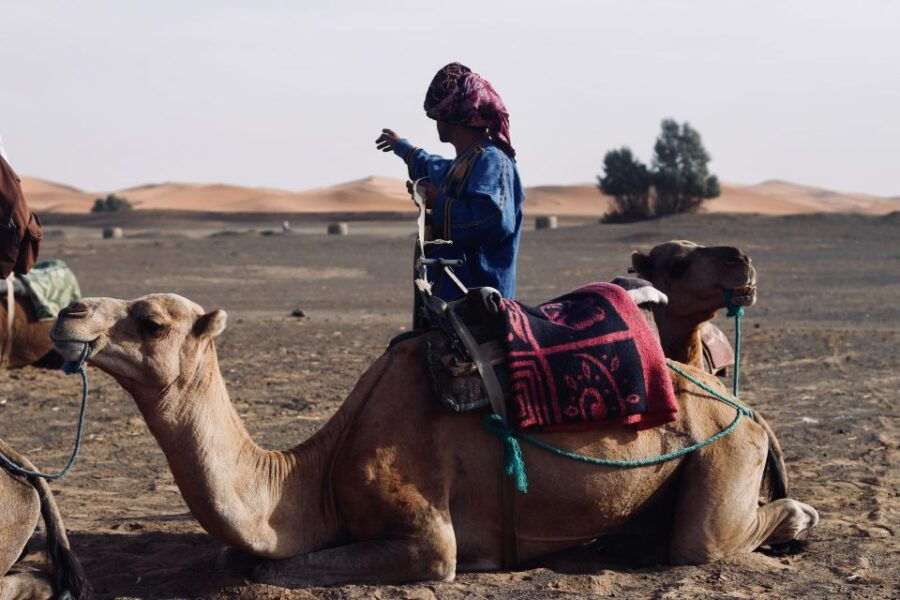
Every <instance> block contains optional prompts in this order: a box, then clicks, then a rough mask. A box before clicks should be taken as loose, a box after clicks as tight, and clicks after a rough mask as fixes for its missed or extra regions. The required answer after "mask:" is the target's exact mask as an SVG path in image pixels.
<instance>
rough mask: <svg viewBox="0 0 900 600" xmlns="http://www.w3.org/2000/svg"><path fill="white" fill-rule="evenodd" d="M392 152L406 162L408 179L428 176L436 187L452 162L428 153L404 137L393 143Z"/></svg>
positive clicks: (441, 181)
mask: <svg viewBox="0 0 900 600" xmlns="http://www.w3.org/2000/svg"><path fill="white" fill-rule="evenodd" d="M394 154H396V155H397V156H399V157H400V158H402V159H403V161H404V162H405V163H406V166H407V168H408V169H409V178H410V179H412V180H413V181H415V180H416V179H421V178H422V177H428V178H429V179H430V180H431V183H433V184H434V185H436V186H437V187H440V186H441V184H442V183H443V181H444V176H445V175H446V174H447V168H448V167H449V166H450V163H451V162H453V161H451V160H448V159H446V158H444V157H443V156H438V155H437V154H428V153H427V152H425V151H424V150H422V149H421V148H416V147H415V146H413V145H412V144H410V143H409V140H406V139H402V140H399V141H397V143H396V144H394Z"/></svg>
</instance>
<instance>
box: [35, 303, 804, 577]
mask: <svg viewBox="0 0 900 600" xmlns="http://www.w3.org/2000/svg"><path fill="white" fill-rule="evenodd" d="M226 320H227V317H226V313H225V312H224V311H222V310H214V311H212V312H209V313H207V312H204V310H203V309H202V308H201V307H200V306H199V305H197V304H195V303H194V302H191V301H190V300H188V299H186V298H183V297H181V296H178V295H175V294H152V295H149V296H144V297H141V298H138V299H135V300H130V301H125V300H117V299H113V298H86V299H82V300H81V301H79V302H76V303H73V304H72V305H70V306H69V307H68V308H66V309H65V310H64V311H63V312H62V313H60V316H59V318H58V320H57V324H56V327H55V328H54V330H53V333H52V337H53V339H54V342H55V345H56V348H57V349H58V350H59V351H60V353H61V354H62V355H63V356H64V357H65V358H66V359H67V360H76V359H78V358H79V357H80V356H81V355H82V352H83V351H84V350H85V349H87V351H88V352H87V358H88V362H89V363H90V364H93V365H95V366H96V367H98V368H99V369H101V370H102V371H105V372H106V373H108V374H109V375H111V376H112V377H113V378H114V379H115V380H116V381H117V382H118V383H119V384H120V385H121V386H122V387H123V388H124V389H125V390H126V391H127V392H128V393H129V394H130V395H131V396H132V397H133V399H134V401H135V402H136V404H137V407H138V409H139V411H140V412H141V414H142V415H143V417H144V419H145V420H146V422H147V425H148V428H149V430H150V432H151V434H152V435H153V436H154V437H155V438H156V440H157V442H158V443H159V445H160V447H161V448H162V450H163V453H164V454H165V457H166V459H167V462H168V465H169V468H170V469H171V471H172V474H173V476H174V478H175V482H176V484H177V485H178V487H179V488H180V490H181V493H182V496H183V497H184V500H185V502H186V503H187V504H188V506H189V508H190V510H191V512H192V513H193V514H194V516H195V517H196V518H197V520H198V521H199V523H200V524H201V526H202V527H203V528H204V529H205V530H206V531H207V532H209V533H210V534H211V535H212V536H213V537H215V538H216V539H218V540H219V541H221V542H223V543H224V544H226V545H228V546H231V547H234V548H237V549H239V550H240V551H242V552H245V553H249V554H250V555H253V556H255V557H257V558H258V559H259V562H258V564H256V565H255V567H253V570H252V577H253V579H254V580H255V581H258V582H264V583H269V584H273V585H279V586H283V587H299V586H305V585H333V584H346V583H403V582H410V581H426V580H438V581H451V580H453V579H454V577H455V574H456V573H457V571H471V570H492V569H499V568H501V567H502V566H503V559H504V546H505V544H504V542H505V539H504V536H503V533H502V531H503V527H502V523H503V522H504V515H503V508H504V507H503V504H502V502H501V497H502V489H503V487H505V486H506V485H507V483H506V480H505V479H504V476H503V475H502V469H503V448H502V444H501V443H500V442H499V441H498V439H497V438H496V437H495V436H494V435H493V434H492V433H490V432H488V431H486V430H485V428H484V427H483V422H484V418H485V416H484V414H476V413H465V414H450V413H449V412H447V411H444V410H443V409H441V408H440V407H439V406H438V404H437V402H436V401H435V400H434V399H433V398H432V393H431V391H430V383H429V381H428V375H427V374H426V372H425V366H424V361H423V359H422V357H423V353H424V347H425V343H426V339H427V336H419V337H415V338H412V339H408V340H406V341H403V342H400V343H398V344H396V345H394V346H393V347H391V348H389V349H388V350H387V351H386V352H385V353H383V354H382V355H381V356H380V357H379V358H378V359H376V360H375V362H374V363H373V364H372V365H371V366H370V367H369V369H368V370H367V371H366V372H365V373H363V375H362V376H361V378H360V379H359V381H358V382H357V384H356V386H355V388H354V389H353V391H352V392H351V394H350V396H349V397H348V398H347V399H346V400H345V401H344V403H343V404H342V406H341V407H340V408H339V410H338V411H337V412H336V414H335V415H334V416H333V417H332V418H331V419H330V420H329V421H328V422H327V423H326V424H325V426H324V427H323V428H322V429H321V430H320V431H318V432H317V433H316V434H315V435H313V436H312V437H311V438H310V439H309V440H307V441H305V442H303V443H301V444H300V445H298V446H296V447H295V448H291V449H288V450H284V451H269V450H265V449H262V448H260V447H259V446H257V445H256V444H255V443H254V442H253V440H252V439H251V438H250V436H249V434H248V433H247V430H246V429H245V427H244V425H243V422H242V421H241V419H240V417H239V416H238V414H237V412H236V411H235V408H234V406H233V405H232V403H231V401H230V399H229V396H228V391H227V389H226V385H225V381H224V379H223V378H222V375H221V372H220V370H219V364H218V359H217V354H216V346H215V339H216V337H217V336H219V335H220V334H221V333H222V331H224V329H225V326H226ZM684 369H685V370H686V371H687V372H689V373H691V374H692V375H693V376H694V377H696V378H698V379H699V380H701V381H703V382H705V383H706V385H708V386H712V387H715V388H717V389H719V390H721V391H722V392H723V393H724V392H725V390H724V388H723V386H722V385H721V383H719V381H718V380H717V379H716V378H714V377H712V376H710V375H706V374H704V373H702V372H701V371H699V370H697V369H694V368H692V367H690V366H685V367H684ZM672 378H673V383H674V386H675V390H676V395H677V400H678V402H679V405H680V407H681V409H680V410H679V413H678V418H677V419H676V420H675V421H673V422H672V423H670V424H667V425H664V426H661V427H657V428H653V429H646V430H642V431H635V430H633V429H630V428H621V429H616V430H609V431H604V432H602V433H598V432H596V431H586V432H578V433H553V434H540V437H541V438H542V439H544V440H546V441H547V442H548V443H551V444H553V445H556V446H558V447H562V448H566V449H569V450H573V451H577V452H580V453H584V454H588V455H591V456H602V457H608V458H636V457H646V456H653V455H657V454H660V453H663V452H667V451H670V450H674V449H676V448H679V447H683V446H685V445H687V444H689V443H691V440H697V439H702V438H706V437H708V436H710V435H711V434H713V433H714V432H716V431H719V430H721V429H722V428H724V427H725V426H726V425H728V424H729V423H730V422H731V421H732V420H733V419H734V417H735V411H734V409H733V408H730V407H728V406H726V405H725V404H723V403H721V402H718V401H716V400H714V399H712V398H711V397H710V396H709V395H708V394H707V393H705V392H703V391H701V390H700V389H699V388H698V387H697V386H696V385H694V384H693V383H690V382H689V381H687V380H686V379H685V378H683V377H681V376H679V375H677V374H673V375H672ZM763 423H764V421H763V420H762V418H760V419H759V423H757V422H754V421H753V420H751V419H743V420H742V421H741V423H740V425H739V426H738V427H737V428H736V429H735V430H734V431H733V432H732V433H731V435H729V436H727V437H725V438H723V439H721V440H719V441H717V442H715V443H713V444H710V445H708V446H705V447H704V448H702V449H700V450H698V451H696V452H694V453H692V454H690V455H687V456H685V457H683V458H681V459H676V460H672V461H670V462H666V463H662V464H659V465H657V466H653V467H647V468H638V469H624V470H623V469H615V468H605V467H595V466H590V465H585V464H582V463H578V462H575V461H570V460H566V459H563V458H559V457H556V456H553V455H551V454H549V453H546V452H544V451H542V450H540V449H535V448H533V447H531V446H528V445H525V446H524V447H523V453H524V458H525V460H526V462H527V464H528V470H529V477H530V487H529V491H528V493H527V494H520V495H519V496H518V497H517V511H518V521H517V522H518V525H517V541H518V558H519V561H520V562H525V561H529V560H532V559H536V558H538V557H540V556H543V555H546V554H549V553H552V552H555V551H559V550H562V549H565V548H571V547H574V546H578V545H581V544H583V543H586V542H589V541H591V540H593V539H595V538H597V537H599V536H602V535H604V534H608V533H611V532H617V531H620V530H621V529H622V528H624V527H627V526H628V525H629V522H631V521H634V520H640V519H641V518H643V517H642V516H641V511H642V510H643V509H646V508H647V507H648V506H651V505H653V504H654V503H658V502H661V501H662V500H666V501H665V502H662V506H663V507H664V508H660V509H659V510H660V511H661V512H662V514H664V515H665V519H666V524H667V527H666V529H668V530H669V534H668V548H669V557H670V559H671V561H672V562H674V563H702V562H705V561H711V560H715V559H718V558H722V557H726V556H731V555H734V554H739V553H746V552H751V551H753V550H754V549H756V548H757V547H759V546H761V545H764V544H773V543H782V542H786V541H789V540H792V539H794V538H796V537H797V536H798V535H799V534H800V533H801V532H803V531H805V530H807V529H809V528H811V527H813V526H815V525H816V524H817V522H818V514H817V513H816V511H815V509H813V508H812V507H811V506H809V505H807V504H804V503H802V502H799V501H797V500H794V499H791V498H780V499H777V500H774V501H772V502H768V503H765V504H763V505H762V506H758V501H759V497H760V487H761V479H762V478H763V475H764V464H765V462H766V454H767V452H768V447H769V444H768V440H767V437H768V435H770V434H768V433H767V431H768V429H767V428H766V427H764V425H763Z"/></svg>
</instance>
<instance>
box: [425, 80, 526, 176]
mask: <svg viewBox="0 0 900 600" xmlns="http://www.w3.org/2000/svg"><path fill="white" fill-rule="evenodd" d="M425 114H427V115H428V117H429V118H431V119H434V120H435V121H444V122H445V123H450V124H451V125H468V126H470V127H487V130H488V135H489V136H490V137H491V140H493V141H494V143H495V144H497V145H498V146H500V148H502V149H503V151H504V152H506V153H507V154H509V156H510V157H513V158H514V157H515V156H516V151H515V150H514V149H513V147H512V142H511V141H510V139H509V113H508V112H506V106H504V105H503V100H501V99H500V94H498V93H497V92H496V90H494V88H493V86H491V84H490V83H489V82H488V80H487V79H484V78H483V77H482V76H481V75H479V74H478V73H473V72H472V69H470V68H469V67H467V66H465V65H461V64H459V63H450V64H449V65H447V66H445V67H444V68H443V69H441V70H440V71H438V72H437V75H435V76H434V79H432V80H431V85H430V86H428V93H427V94H426V95H425Z"/></svg>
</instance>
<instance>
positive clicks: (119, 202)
mask: <svg viewBox="0 0 900 600" xmlns="http://www.w3.org/2000/svg"><path fill="white" fill-rule="evenodd" d="M131 209H132V206H131V202H129V201H128V200H126V199H125V198H122V197H120V196H116V195H115V194H109V195H108V196H107V197H106V198H97V199H96V200H94V207H93V208H92V209H91V212H94V213H101V212H117V211H120V210H131Z"/></svg>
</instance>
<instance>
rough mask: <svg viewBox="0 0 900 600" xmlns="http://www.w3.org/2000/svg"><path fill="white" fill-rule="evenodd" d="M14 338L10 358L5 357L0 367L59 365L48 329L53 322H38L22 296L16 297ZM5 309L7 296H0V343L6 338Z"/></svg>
mask: <svg viewBox="0 0 900 600" xmlns="http://www.w3.org/2000/svg"><path fill="white" fill-rule="evenodd" d="M15 311H16V312H15V316H14V321H13V339H12V343H11V345H10V355H9V357H8V358H7V357H4V362H3V366H4V367H5V368H9V369H17V368H20V367H25V366H27V365H33V364H36V363H40V364H44V363H46V366H50V367H54V368H55V367H58V366H59V361H58V356H56V352H54V350H53V341H52V340H51V339H50V331H51V330H52V329H53V324H54V321H39V320H38V319H37V316H36V315H35V311H34V307H33V306H32V305H31V301H30V300H28V299H26V298H23V297H21V296H16V298H15ZM7 335H8V332H7V311H6V299H5V298H0V344H2V343H3V342H4V341H5V340H6V336H7Z"/></svg>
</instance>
